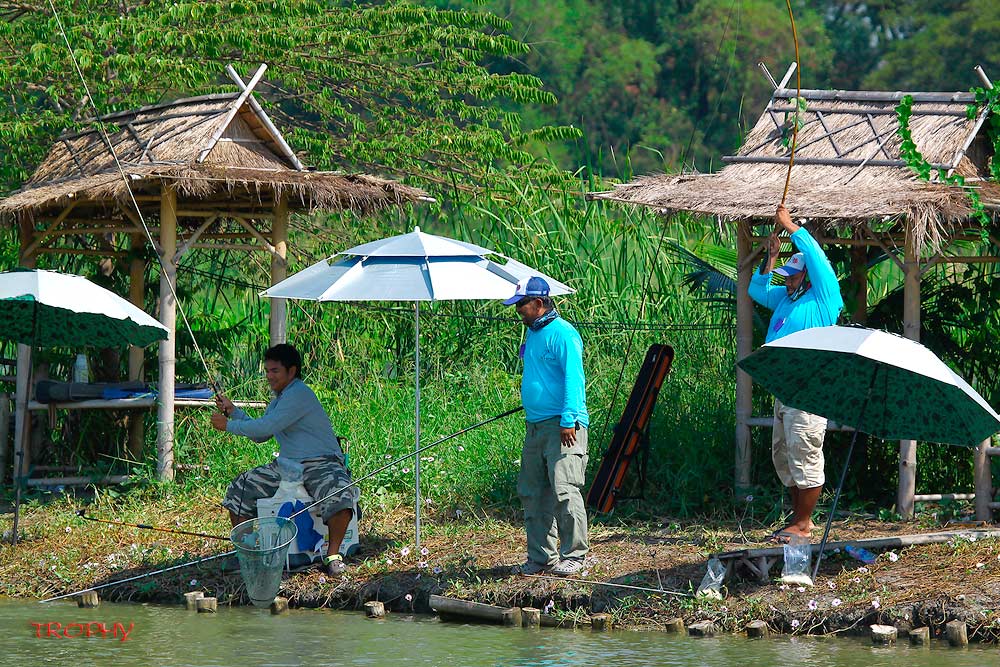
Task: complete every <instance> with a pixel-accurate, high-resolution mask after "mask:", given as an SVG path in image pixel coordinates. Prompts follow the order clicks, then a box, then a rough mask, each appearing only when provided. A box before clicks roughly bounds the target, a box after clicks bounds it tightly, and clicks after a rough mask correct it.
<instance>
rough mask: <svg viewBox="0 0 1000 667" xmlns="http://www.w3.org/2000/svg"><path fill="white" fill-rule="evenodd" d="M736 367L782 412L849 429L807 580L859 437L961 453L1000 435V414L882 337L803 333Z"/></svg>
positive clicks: (933, 359)
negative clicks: (941, 447)
mask: <svg viewBox="0 0 1000 667" xmlns="http://www.w3.org/2000/svg"><path fill="white" fill-rule="evenodd" d="M738 365H739V367H740V368H742V369H743V370H744V371H746V372H747V373H748V374H750V376H751V377H753V379H754V380H755V381H756V382H758V383H759V384H761V385H762V386H764V387H765V388H766V389H767V390H768V391H770V392H771V393H772V394H774V395H775V396H776V397H777V398H778V399H779V400H780V401H781V402H782V403H784V404H785V405H789V406H791V407H793V408H796V409H799V410H805V411H806V412H811V413H813V414H816V415H820V416H822V417H826V418H828V419H833V420H835V421H837V422H840V423H841V424H843V425H845V426H850V427H853V428H854V429H855V431H854V437H852V438H851V445H850V447H849V448H848V450H847V458H846V459H845V461H844V468H843V472H842V473H841V476H840V482H839V484H838V485H837V491H836V493H835V494H834V497H833V505H832V507H831V508H830V512H829V515H828V516H827V521H826V528H825V529H824V531H823V539H822V541H821V542H820V548H819V553H818V555H817V558H816V565H815V568H814V569H813V578H814V579H815V577H816V573H817V572H818V571H819V564H820V560H821V559H822V557H823V549H824V547H825V546H826V540H827V537H828V535H829V532H830V525H831V523H832V521H833V514H834V511H835V510H836V507H837V501H838V500H839V499H840V492H841V490H842V488H843V485H844V479H845V477H846V476H847V469H848V465H849V464H850V461H851V453H852V452H853V451H854V443H855V441H856V440H857V434H858V432H859V431H860V432H862V433H869V434H871V435H874V436H876V437H878V438H882V439H886V440H923V441H927V442H938V443H946V444H952V445H965V446H975V445H978V444H979V443H980V442H982V441H983V440H985V439H987V438H989V437H990V436H991V435H993V434H994V433H996V432H997V431H1000V415H998V414H997V413H996V412H995V411H994V410H993V408H992V407H990V404H989V403H987V402H986V400H985V399H984V398H983V397H982V396H980V395H979V393H978V392H976V390H975V389H973V388H972V387H971V386H969V384H968V383H967V382H966V381H965V380H963V379H962V378H961V377H960V376H959V375H958V374H957V373H955V372H954V371H952V370H951V369H950V368H948V366H947V365H945V363H944V362H943V361H941V360H940V359H939V358H938V357H937V355H935V354H934V353H933V352H931V351H930V350H928V349H927V348H926V347H924V346H923V345H921V344H920V343H917V342H915V341H912V340H909V339H907V338H903V337H901V336H897V335H894V334H890V333H886V332H884V331H876V330H874V329H865V328H862V327H816V328H814V329H806V330H804V331H799V332H797V333H794V334H790V335H788V336H784V337H783V338H779V339H778V340H774V341H771V342H770V343H766V344H764V345H763V346H762V347H761V348H760V349H758V350H757V351H756V352H754V353H753V354H750V355H747V356H746V357H744V358H743V359H741V360H740V361H739V362H738Z"/></svg>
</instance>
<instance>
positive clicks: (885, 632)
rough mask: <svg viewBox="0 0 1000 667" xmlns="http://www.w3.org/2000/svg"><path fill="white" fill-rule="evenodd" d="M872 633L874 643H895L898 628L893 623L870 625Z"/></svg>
mask: <svg viewBox="0 0 1000 667" xmlns="http://www.w3.org/2000/svg"><path fill="white" fill-rule="evenodd" d="M869 629H870V630H871V633H872V644H895V643H896V634H897V631H896V628H895V626H892V625H872V626H869Z"/></svg>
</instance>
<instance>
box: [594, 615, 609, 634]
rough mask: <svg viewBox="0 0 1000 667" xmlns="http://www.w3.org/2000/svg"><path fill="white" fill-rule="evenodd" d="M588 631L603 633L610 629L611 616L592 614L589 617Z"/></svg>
mask: <svg viewBox="0 0 1000 667" xmlns="http://www.w3.org/2000/svg"><path fill="white" fill-rule="evenodd" d="M590 629H591V630H594V631H596V632H604V631H605V630H610V629H611V616H609V615H608V614H594V615H593V616H591V617H590Z"/></svg>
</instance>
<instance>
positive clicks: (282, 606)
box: [271, 597, 288, 616]
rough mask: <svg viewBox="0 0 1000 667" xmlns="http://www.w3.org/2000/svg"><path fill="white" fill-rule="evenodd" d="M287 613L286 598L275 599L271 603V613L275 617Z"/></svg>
mask: <svg viewBox="0 0 1000 667" xmlns="http://www.w3.org/2000/svg"><path fill="white" fill-rule="evenodd" d="M287 611H288V598H283V597H276V598H274V600H272V601H271V613H272V614H274V615H275V616H277V615H278V614H284V613H285V612H287Z"/></svg>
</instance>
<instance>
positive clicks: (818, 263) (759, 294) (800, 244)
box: [749, 227, 844, 343]
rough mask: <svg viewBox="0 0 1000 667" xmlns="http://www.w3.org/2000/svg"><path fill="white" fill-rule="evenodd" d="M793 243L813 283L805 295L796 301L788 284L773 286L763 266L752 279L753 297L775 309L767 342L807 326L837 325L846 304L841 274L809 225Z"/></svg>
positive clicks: (768, 329) (796, 235)
mask: <svg viewBox="0 0 1000 667" xmlns="http://www.w3.org/2000/svg"><path fill="white" fill-rule="evenodd" d="M792 243H794V244H795V247H796V248H797V249H798V251H799V252H801V253H802V255H803V258H804V259H805V261H806V279H807V280H808V281H809V282H810V283H811V284H812V287H810V288H809V289H808V290H806V292H805V294H803V295H802V296H800V297H799V298H798V299H796V300H794V301H793V300H792V299H790V298H789V297H788V292H787V290H786V289H785V288H784V286H781V285H772V284H771V277H772V276H771V274H770V273H764V274H762V273H761V272H760V269H757V272H756V273H754V276H753V278H751V279H750V289H749V293H750V298H751V299H753V300H754V301H756V302H757V303H759V304H760V305H762V306H764V307H765V308H768V309H769V310H771V311H773V312H772V314H771V321H770V323H769V324H768V325H767V335H766V336H765V337H764V342H765V343H770V342H771V341H772V340H777V339H778V338H781V337H783V336H787V335H789V334H793V333H795V332H797V331H802V330H803V329H811V328H813V327H828V326H833V325H834V324H836V323H837V317H839V316H840V311H841V309H843V307H844V299H843V298H842V297H841V296H840V284H839V283H838V282H837V274H836V273H834V272H833V267H832V266H831V265H830V260H828V259H827V258H826V255H825V254H824V253H823V249H822V248H820V247H819V244H818V243H816V241H815V239H813V237H812V236H810V235H809V232H808V231H806V228H805V227H800V228H799V231H797V232H795V233H794V234H792Z"/></svg>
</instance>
